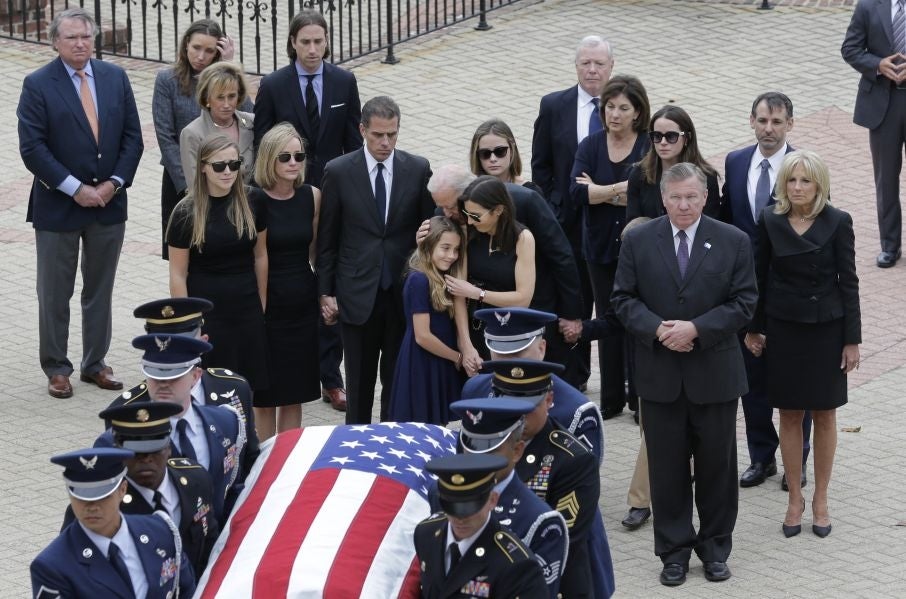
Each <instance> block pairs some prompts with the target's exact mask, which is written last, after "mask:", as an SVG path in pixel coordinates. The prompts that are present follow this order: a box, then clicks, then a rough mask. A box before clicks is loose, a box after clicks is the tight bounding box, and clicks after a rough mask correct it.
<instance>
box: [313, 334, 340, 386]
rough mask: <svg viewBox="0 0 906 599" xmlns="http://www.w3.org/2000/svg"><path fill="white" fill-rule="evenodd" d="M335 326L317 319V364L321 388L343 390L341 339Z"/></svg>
mask: <svg viewBox="0 0 906 599" xmlns="http://www.w3.org/2000/svg"><path fill="white" fill-rule="evenodd" d="M340 328H341V327H338V326H336V325H332V326H327V325H326V324H324V320H323V319H321V318H318V362H319V368H320V378H321V386H322V387H324V388H325V389H338V388H343V376H342V375H341V374H340V362H342V361H343V338H342V336H341V334H340Z"/></svg>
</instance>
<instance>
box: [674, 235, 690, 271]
mask: <svg viewBox="0 0 906 599" xmlns="http://www.w3.org/2000/svg"><path fill="white" fill-rule="evenodd" d="M676 236H677V237H678V238H679V247H677V249H676V264H677V266H679V274H680V277H683V278H685V277H686V269H687V268H688V267H689V243H688V242H687V241H686V239H687V237H686V232H685V231H683V230H682V229H680V230H679V232H678V233H677V234H676Z"/></svg>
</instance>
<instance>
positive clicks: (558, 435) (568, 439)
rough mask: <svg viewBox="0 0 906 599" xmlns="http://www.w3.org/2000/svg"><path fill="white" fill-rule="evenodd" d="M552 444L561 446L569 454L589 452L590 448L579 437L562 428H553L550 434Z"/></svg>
mask: <svg viewBox="0 0 906 599" xmlns="http://www.w3.org/2000/svg"><path fill="white" fill-rule="evenodd" d="M548 439H549V440H550V442H551V445H554V446H556V447H559V448H560V449H562V450H563V451H565V452H567V453H568V454H569V455H578V454H582V453H588V448H587V447H585V444H584V443H582V442H581V441H579V440H578V439H577V438H575V437H574V436H572V435H571V434H569V433H568V432H566V431H565V430H562V429H557V430H553V431H551V432H550V435H548Z"/></svg>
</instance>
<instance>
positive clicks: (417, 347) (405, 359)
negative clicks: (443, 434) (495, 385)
mask: <svg viewBox="0 0 906 599" xmlns="http://www.w3.org/2000/svg"><path fill="white" fill-rule="evenodd" d="M463 245H464V244H463V239H462V231H461V230H460V228H459V227H458V226H457V225H456V224H455V223H454V222H453V221H451V220H450V219H448V218H446V217H444V216H435V217H434V218H432V219H431V229H430V232H429V233H428V236H427V237H426V238H425V240H424V241H423V242H422V243H421V244H419V245H418V247H417V248H416V250H415V251H414V252H413V253H412V256H411V257H410V258H409V274H408V275H407V276H406V283H405V285H404V287H403V306H404V309H405V312H406V333H405V335H404V336H403V342H402V346H401V347H400V354H399V358H397V361H396V372H395V373H394V375H393V396H392V397H391V400H390V420H393V421H397V422H427V423H430V424H440V425H443V424H446V423H447V422H449V420H450V413H449V405H450V403H451V402H454V401H456V400H457V399H459V394H460V391H461V390H462V380H461V378H460V376H459V369H460V366H461V365H462V363H461V360H462V354H460V353H459V351H457V350H456V349H455V348H456V327H455V324H454V322H453V297H452V296H451V295H450V294H449V293H448V292H447V288H446V282H445V281H444V275H447V274H450V275H452V276H457V275H458V274H459V270H460V266H461V264H462V260H461V259H462V257H463Z"/></svg>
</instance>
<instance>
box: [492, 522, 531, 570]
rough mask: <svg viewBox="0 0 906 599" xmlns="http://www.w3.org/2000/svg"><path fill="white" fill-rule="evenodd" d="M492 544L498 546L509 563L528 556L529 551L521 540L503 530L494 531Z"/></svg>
mask: <svg viewBox="0 0 906 599" xmlns="http://www.w3.org/2000/svg"><path fill="white" fill-rule="evenodd" d="M494 544H496V545H497V547H499V548H500V550H501V551H502V552H503V554H504V555H505V556H506V557H507V559H508V560H510V562H511V563H515V562H517V561H521V560H524V559H526V558H528V557H529V552H528V550H527V549H526V548H525V545H524V544H523V543H522V541H521V540H520V539H519V538H518V537H516V536H515V535H513V534H511V533H509V532H508V531H505V530H498V531H497V532H495V533H494Z"/></svg>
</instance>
